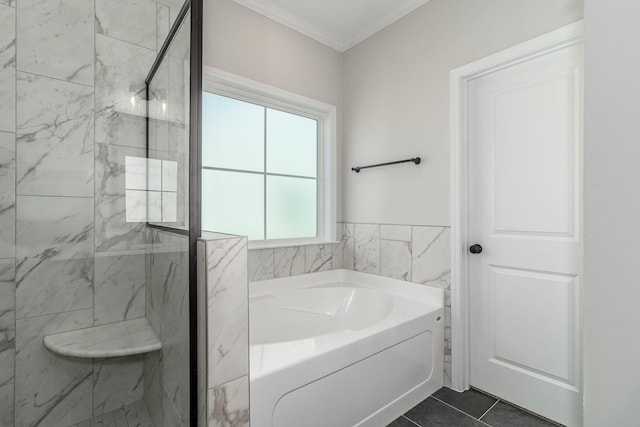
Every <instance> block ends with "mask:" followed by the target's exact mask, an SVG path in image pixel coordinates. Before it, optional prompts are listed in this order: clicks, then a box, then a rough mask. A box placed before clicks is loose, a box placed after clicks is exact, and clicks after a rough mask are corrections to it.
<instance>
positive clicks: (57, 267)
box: [16, 196, 93, 318]
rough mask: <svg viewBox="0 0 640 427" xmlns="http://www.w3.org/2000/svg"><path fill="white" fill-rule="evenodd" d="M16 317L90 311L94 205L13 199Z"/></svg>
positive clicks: (60, 199) (81, 201)
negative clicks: (15, 215) (14, 209)
mask: <svg viewBox="0 0 640 427" xmlns="http://www.w3.org/2000/svg"><path fill="white" fill-rule="evenodd" d="M17 212H19V215H18V220H17V226H16V229H17V230H16V231H17V233H16V243H17V245H16V254H17V257H18V258H17V259H16V316H17V317H18V318H23V317H30V316H37V315H43V314H54V313H61V312H65V311H70V310H79V309H84V308H91V307H92V306H93V199H92V198H79V197H39V196H18V197H17Z"/></svg>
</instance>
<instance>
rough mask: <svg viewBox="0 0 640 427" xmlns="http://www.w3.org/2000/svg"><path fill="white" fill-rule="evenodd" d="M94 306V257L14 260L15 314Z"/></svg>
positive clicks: (62, 311)
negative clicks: (15, 261)
mask: <svg viewBox="0 0 640 427" xmlns="http://www.w3.org/2000/svg"><path fill="white" fill-rule="evenodd" d="M92 307H93V257H91V256H90V257H86V258H78V259H55V258H54V259H42V258H20V259H18V261H17V263H16V317H17V318H18V319H22V318H24V317H32V316H40V315H43V314H55V313H64V312H67V311H72V310H80V309H85V308H92Z"/></svg>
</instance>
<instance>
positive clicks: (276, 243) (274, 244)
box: [249, 239, 340, 251]
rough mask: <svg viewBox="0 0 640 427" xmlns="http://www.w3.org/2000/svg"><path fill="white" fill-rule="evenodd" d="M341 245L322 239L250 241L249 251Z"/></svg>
mask: <svg viewBox="0 0 640 427" xmlns="http://www.w3.org/2000/svg"><path fill="white" fill-rule="evenodd" d="M338 243H340V242H339V241H338V240H322V239H314V240H309V239H300V240H298V239H291V240H272V241H255V240H254V241H251V240H250V241H249V250H250V251H251V250H259V249H277V248H290V247H292V246H312V245H333V244H338Z"/></svg>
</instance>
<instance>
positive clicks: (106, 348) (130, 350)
mask: <svg viewBox="0 0 640 427" xmlns="http://www.w3.org/2000/svg"><path fill="white" fill-rule="evenodd" d="M44 345H45V347H47V348H48V349H49V350H51V351H52V352H54V353H59V354H62V355H64V356H73V357H83V358H103V357H117V356H129V355H132V354H141V353H148V352H151V351H156V350H160V347H161V344H160V340H159V339H158V337H157V336H156V334H155V333H154V332H153V329H151V326H150V325H149V322H147V319H144V318H142V319H134V320H125V321H124V322H118V323H112V324H110V325H104V326H95V327H93V328H85V329H77V330H75V331H69V332H62V333H59V334H53V335H47V336H45V337H44Z"/></svg>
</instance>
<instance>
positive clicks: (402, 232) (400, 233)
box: [380, 224, 411, 242]
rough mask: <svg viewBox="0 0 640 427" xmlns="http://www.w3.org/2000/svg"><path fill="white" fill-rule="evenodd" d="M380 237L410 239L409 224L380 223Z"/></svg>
mask: <svg viewBox="0 0 640 427" xmlns="http://www.w3.org/2000/svg"><path fill="white" fill-rule="evenodd" d="M380 238H381V239H383V240H401V241H403V242H410V241H411V226H410V225H386V224H381V225H380Z"/></svg>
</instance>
